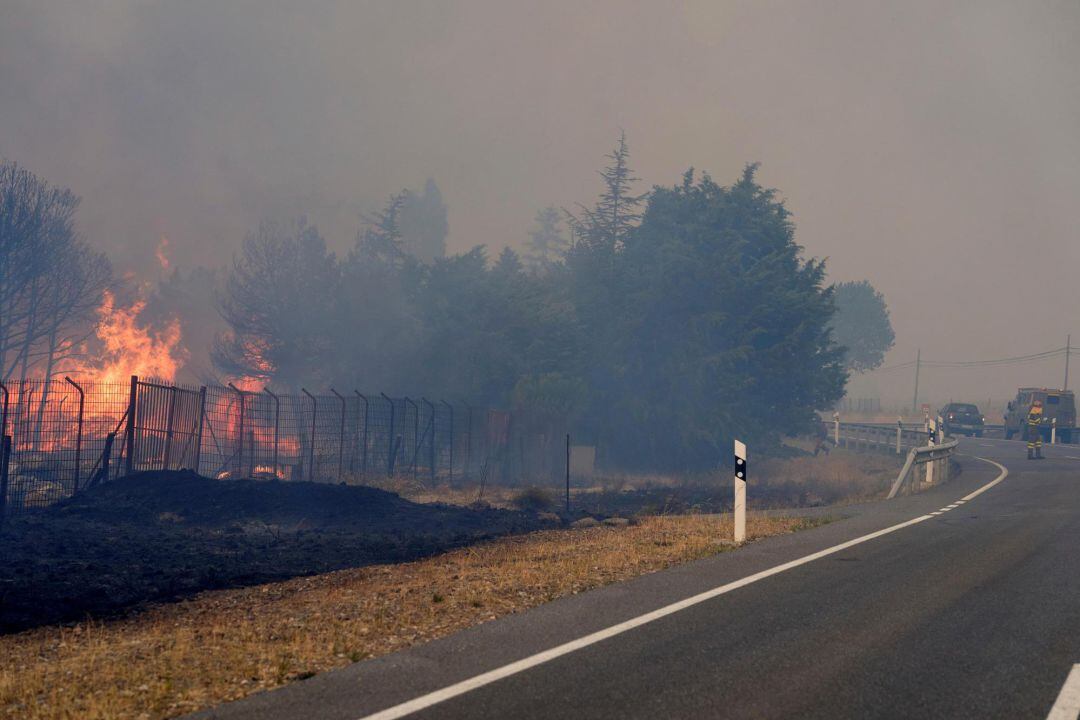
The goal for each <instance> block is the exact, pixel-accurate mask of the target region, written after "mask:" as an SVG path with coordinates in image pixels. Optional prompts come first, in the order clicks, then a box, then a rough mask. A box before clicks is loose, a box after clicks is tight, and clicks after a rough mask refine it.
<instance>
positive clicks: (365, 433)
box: [353, 390, 368, 475]
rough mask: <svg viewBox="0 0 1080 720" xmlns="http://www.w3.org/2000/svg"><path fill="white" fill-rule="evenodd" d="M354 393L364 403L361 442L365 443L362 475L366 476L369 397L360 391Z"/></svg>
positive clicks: (361, 466)
mask: <svg viewBox="0 0 1080 720" xmlns="http://www.w3.org/2000/svg"><path fill="white" fill-rule="evenodd" d="M353 392H354V393H356V396H357V397H358V398H360V399H361V400H363V401H364V434H363V440H362V441H361V442H362V443H363V449H362V450H361V451H360V455H361V457H362V460H361V461H360V474H361V475H365V474H367V445H368V399H367V396H366V395H364V394H363V393H361V392H360V391H359V390H353Z"/></svg>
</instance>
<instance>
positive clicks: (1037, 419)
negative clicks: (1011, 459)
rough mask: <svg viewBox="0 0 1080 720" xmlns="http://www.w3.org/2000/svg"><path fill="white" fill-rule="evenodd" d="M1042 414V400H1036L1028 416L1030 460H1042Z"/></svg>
mask: <svg viewBox="0 0 1080 720" xmlns="http://www.w3.org/2000/svg"><path fill="white" fill-rule="evenodd" d="M1042 414H1043V409H1042V401H1041V400H1036V401H1035V402H1033V403H1032V404H1031V410H1029V411H1028V416H1027V451H1028V460H1042V456H1043V454H1042Z"/></svg>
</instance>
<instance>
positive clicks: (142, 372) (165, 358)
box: [77, 290, 187, 383]
mask: <svg viewBox="0 0 1080 720" xmlns="http://www.w3.org/2000/svg"><path fill="white" fill-rule="evenodd" d="M145 307H146V302H145V301H143V300H137V301H135V303H134V304H133V305H131V307H128V308H118V307H116V297H115V296H114V295H113V294H112V292H110V291H108V290H106V291H105V292H104V293H103V296H102V301H101V306H100V307H98V309H97V313H98V318H99V321H98V326H97V330H96V332H97V336H98V339H99V340H101V342H102V345H103V346H104V347H103V351H102V353H101V358H100V359H99V360H98V361H97V362H96V363H94V364H92V365H85V366H83V367H80V368H78V370H77V371H78V372H81V373H86V374H89V375H91V376H93V378H94V380H96V381H99V382H106V383H112V382H124V381H126V380H127V378H128V377H130V376H131V375H138V376H139V377H146V378H157V379H160V380H167V381H172V380H175V379H176V372H177V370H179V368H180V367H181V366H182V365H183V363H184V360H185V359H186V356H187V352H186V351H185V350H184V348H183V347H181V345H180V321H179V320H176V319H173V320H172V321H170V322H169V324H168V325H167V326H166V327H165V329H163V330H161V331H159V332H155V331H153V330H149V329H146V328H143V327H140V326H139V324H138V322H137V321H138V317H139V313H141V312H142V311H143V308H145Z"/></svg>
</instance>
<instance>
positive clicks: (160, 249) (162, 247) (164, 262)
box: [154, 233, 172, 272]
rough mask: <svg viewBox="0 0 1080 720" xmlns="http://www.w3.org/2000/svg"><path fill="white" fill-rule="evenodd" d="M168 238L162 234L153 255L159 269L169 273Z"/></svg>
mask: <svg viewBox="0 0 1080 720" xmlns="http://www.w3.org/2000/svg"><path fill="white" fill-rule="evenodd" d="M168 252H169V237H168V236H167V235H165V234H164V233H162V235H161V239H160V240H158V244H157V251H156V252H155V253H154V254H155V255H156V256H157V261H158V264H159V265H161V269H162V270H164V271H165V272H169V268H170V267H171V265H172V263H170V262H169V255H168Z"/></svg>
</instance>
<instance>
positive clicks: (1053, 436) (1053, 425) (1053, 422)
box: [1050, 418, 1057, 445]
mask: <svg viewBox="0 0 1080 720" xmlns="http://www.w3.org/2000/svg"><path fill="white" fill-rule="evenodd" d="M1050 444H1051V445H1057V418H1050Z"/></svg>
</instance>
